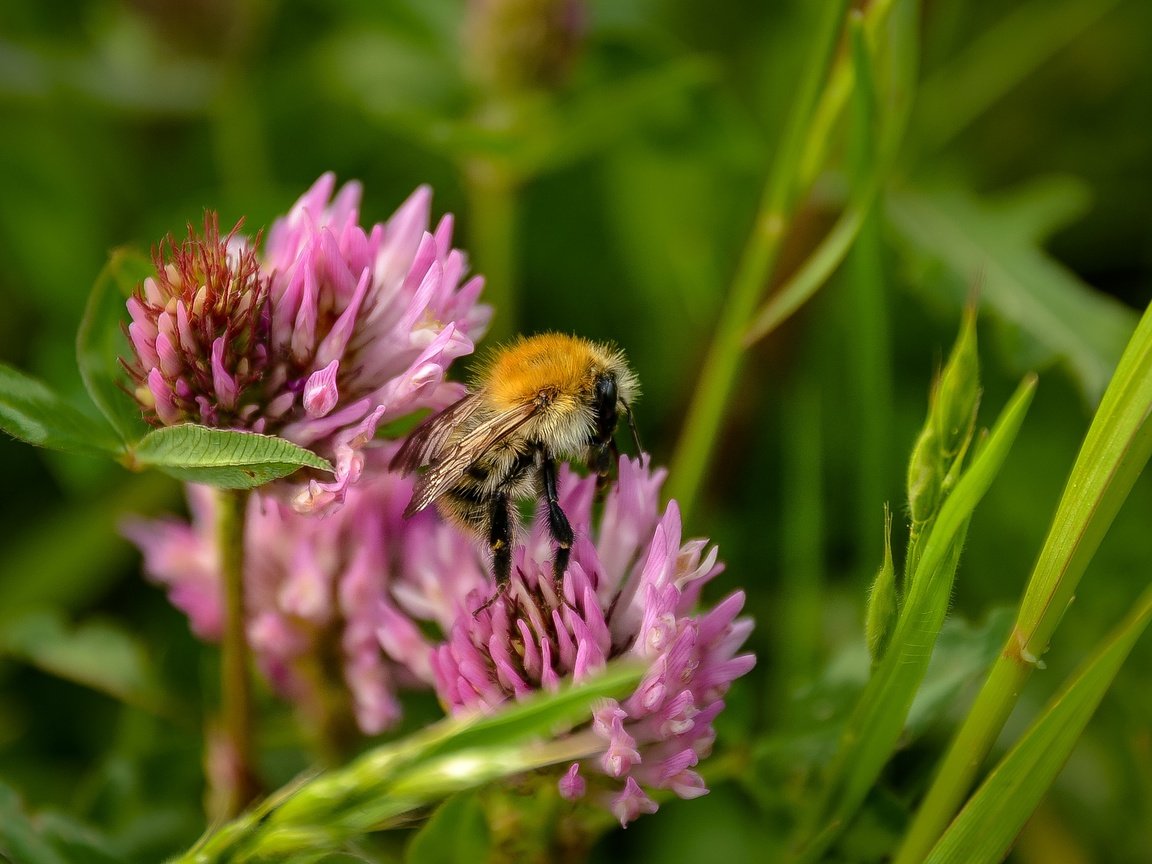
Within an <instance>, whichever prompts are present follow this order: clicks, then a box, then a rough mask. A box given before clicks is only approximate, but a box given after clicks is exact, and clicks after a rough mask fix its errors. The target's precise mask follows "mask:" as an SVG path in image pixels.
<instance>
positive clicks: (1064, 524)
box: [896, 306, 1152, 864]
mask: <svg viewBox="0 0 1152 864" xmlns="http://www.w3.org/2000/svg"><path fill="white" fill-rule="evenodd" d="M1150 415H1152V306H1150V307H1149V309H1148V310H1147V311H1145V313H1144V316H1143V318H1141V320H1140V324H1139V326H1138V327H1137V329H1136V333H1135V334H1134V335H1133V336H1132V339H1131V341H1130V342H1129V343H1128V347H1127V348H1126V349H1125V351H1124V354H1123V356H1122V357H1121V359H1120V364H1119V366H1118V367H1117V369H1116V373H1115V375H1113V377H1112V382H1111V383H1110V384H1109V385H1108V390H1107V392H1105V394H1104V398H1103V399H1102V400H1101V403H1100V407H1099V408H1098V409H1097V411H1096V416H1095V417H1094V418H1093V420H1092V425H1091V426H1090V427H1089V429H1088V434H1087V436H1086V437H1085V439H1084V444H1083V446H1082V447H1081V449H1080V453H1079V455H1078V456H1077V458H1076V463H1075V465H1074V466H1073V468H1072V473H1071V474H1070V476H1069V478H1068V483H1067V484H1066V486H1065V489H1064V494H1063V496H1062V498H1061V500H1060V504H1059V506H1058V507H1057V510H1056V514H1055V516H1054V517H1053V520H1052V527H1051V528H1050V529H1049V532H1048V537H1047V539H1046V540H1045V541H1044V546H1043V548H1042V549H1041V552H1040V556H1039V558H1038V559H1037V562H1036V567H1035V569H1034V570H1033V572H1032V577H1031V578H1030V580H1029V582H1028V587H1027V589H1026V590H1025V593H1024V599H1023V601H1022V602H1021V606H1020V612H1019V614H1018V616H1017V620H1016V625H1015V627H1014V628H1013V631H1012V634H1011V636H1010V637H1009V639H1008V641H1007V643H1006V644H1005V646H1004V650H1003V651H1002V652H1001V654H1000V656H999V657H998V658H997V660H996V663H995V664H994V665H993V667H992V670H991V672H990V673H989V675H988V679H987V680H986V681H985V683H984V686H983V688H982V689H981V690H980V693H979V695H977V697H976V701H975V703H974V704H973V706H972V709H971V710H970V711H969V713H968V716H967V717H966V718H965V720H964V723H963V724H962V725H961V727H960V730H959V732H957V734H956V737H955V739H954V740H953V742H952V746H951V747H950V748H949V750H948V753H947V755H946V756H945V758H944V760H943V762H942V764H941V767H940V770H939V772H938V774H937V777H936V779H935V781H933V784H932V786H931V788H930V789H929V791H928V795H927V797H926V798H925V799H924V802H923V804H922V805H921V807H920V810H919V812H918V813H917V815H916V818H915V820H914V821H913V823H912V826H911V828H910V829H909V831H908V833H907V835H906V836H905V839H904V844H903V846H902V847H901V850H900V854H899V856H898V857H897V859H896V861H897V862H898V864H913V862H919V861H920V860H921V859H922V858H923V857H924V855H925V854H926V853H927V852H928V850H929V849H930V848H931V846H932V844H933V843H934V842H935V841H936V839H937V838H938V837H939V836H940V832H941V831H942V830H943V828H944V826H945V825H947V824H948V822H949V820H950V819H951V818H952V816H953V814H954V813H955V812H956V808H957V807H958V806H959V803H960V801H961V799H962V798H963V796H964V795H965V793H967V791H968V789H969V787H970V785H971V783H972V780H973V778H974V777H975V775H976V771H977V770H978V769H979V767H980V765H981V763H982V762H983V761H984V758H985V757H986V756H987V754H988V752H989V751H990V750H991V749H992V746H993V744H994V743H995V741H996V739H997V737H998V736H999V734H1000V730H1001V729H1002V728H1003V726H1004V723H1005V721H1006V720H1007V718H1008V715H1009V714H1010V713H1011V711H1012V708H1013V707H1014V706H1015V704H1016V700H1017V698H1018V696H1019V694H1020V692H1021V690H1022V689H1023V687H1024V684H1025V682H1026V681H1027V680H1028V677H1029V675H1031V672H1032V669H1033V668H1034V667H1035V665H1036V663H1037V662H1038V660H1039V657H1040V655H1042V654H1043V652H1044V651H1045V650H1047V647H1048V644H1049V642H1050V641H1051V637H1052V635H1053V633H1054V632H1055V630H1056V626H1057V625H1058V624H1059V622H1060V618H1061V617H1062V616H1063V614H1064V610H1065V609H1066V608H1067V606H1068V604H1069V603H1070V602H1071V600H1072V596H1073V594H1074V593H1075V591H1076V588H1077V585H1078V584H1079V582H1080V577H1081V576H1082V575H1083V574H1084V570H1085V569H1086V568H1087V566H1088V563H1089V561H1090V560H1091V559H1092V556H1093V555H1095V553H1096V549H1097V548H1098V547H1099V545H1100V542H1101V540H1103V538H1104V535H1105V534H1106V533H1107V531H1108V528H1109V527H1110V526H1111V524H1112V520H1113V519H1114V518H1115V516H1116V513H1117V512H1119V510H1120V507H1121V506H1122V505H1123V503H1124V501H1125V499H1126V498H1127V497H1128V493H1129V491H1131V489H1132V485H1133V484H1134V483H1135V481H1136V478H1137V477H1138V476H1139V475H1140V473H1141V472H1142V471H1143V469H1144V466H1145V465H1146V464H1147V462H1148V459H1149V456H1152V423H1149V422H1148V418H1149V416H1150Z"/></svg>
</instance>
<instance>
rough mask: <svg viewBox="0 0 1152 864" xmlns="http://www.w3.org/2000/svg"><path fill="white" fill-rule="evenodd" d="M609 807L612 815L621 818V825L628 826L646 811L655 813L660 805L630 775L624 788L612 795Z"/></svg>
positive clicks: (622, 826)
mask: <svg viewBox="0 0 1152 864" xmlns="http://www.w3.org/2000/svg"><path fill="white" fill-rule="evenodd" d="M609 809H610V810H611V811H612V815H613V816H615V817H616V818H617V819H619V820H620V827H621V828H627V827H628V823H629V822H635V821H636V819H637V818H638V817H640V816H641V815H643V814H645V813H655V812H656V811H657V810H659V809H660V805H658V804H657V803H656V802H655V801H653V800H652V799H651V798H649V797H648V795H647V794H646V793H645V792H644V790H643V789H641V788H640V785H639V784H638V783H637V782H636V781H635V780H634V779H633V778H631V777H629V778H628V780H627V781H626V782H625V783H624V789H623V790H622V791H621V792H619V793H618V794H616V795H614V796H613V797H612V802H611V804H610V805H609Z"/></svg>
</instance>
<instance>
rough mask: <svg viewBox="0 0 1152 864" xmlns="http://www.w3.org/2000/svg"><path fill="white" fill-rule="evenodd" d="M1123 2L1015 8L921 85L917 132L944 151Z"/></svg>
mask: <svg viewBox="0 0 1152 864" xmlns="http://www.w3.org/2000/svg"><path fill="white" fill-rule="evenodd" d="M1117 3H1118V0H1064V2H1060V3H1053V2H1052V0H1031V2H1029V3H1022V4H1019V5H1016V6H1015V7H1014V8H1011V9H1010V10H1009V11H1008V12H1007V13H1006V14H1005V15H1004V17H1003V18H1002V19H1000V20H999V21H998V22H996V24H995V25H993V26H992V27H991V28H989V29H988V30H987V31H986V32H985V33H984V34H982V35H981V36H980V37H979V38H978V39H974V40H972V42H971V44H970V45H969V46H967V47H966V48H965V50H964V51H963V52H961V53H960V54H959V55H958V56H957V57H956V58H955V59H954V60H952V61H950V62H949V63H947V64H946V65H944V66H943V67H942V68H940V69H938V70H937V71H936V72H935V73H933V75H932V76H931V77H930V78H928V79H927V80H925V81H924V83H923V84H922V85H921V86H920V93H919V95H918V97H917V99H916V115H917V116H916V127H917V131H918V133H919V135H918V137H919V138H920V139H922V140H921V144H922V146H923V147H924V148H925V149H927V150H932V149H936V148H939V147H942V146H943V145H944V144H946V143H947V142H949V141H951V140H952V139H953V138H954V137H955V136H956V135H957V134H958V133H960V132H962V131H963V130H964V129H966V128H967V127H968V126H969V125H970V124H971V123H972V122H973V121H974V120H976V119H977V118H978V117H980V116H981V115H982V114H984V112H985V111H987V110H988V109H989V108H990V107H991V106H992V105H994V104H995V103H996V102H998V101H999V100H1000V99H1001V98H1002V97H1003V96H1005V95H1006V94H1007V93H1009V92H1011V91H1012V90H1013V89H1014V88H1015V87H1016V86H1017V85H1018V84H1019V83H1020V82H1021V81H1023V80H1024V79H1026V78H1027V77H1028V76H1029V75H1031V74H1032V73H1033V72H1034V71H1036V69H1038V68H1039V67H1040V66H1041V65H1042V64H1043V63H1045V62H1046V61H1048V60H1049V59H1050V58H1051V57H1052V56H1053V55H1054V54H1056V53H1057V52H1058V51H1059V50H1060V49H1062V48H1064V47H1065V46H1066V45H1067V44H1068V43H1069V42H1072V41H1073V40H1074V39H1076V38H1077V37H1079V36H1081V35H1082V34H1083V33H1084V31H1085V30H1087V29H1088V28H1090V27H1091V26H1092V25H1093V24H1095V23H1096V22H1097V21H1098V20H1099V19H1100V18H1102V17H1104V15H1106V14H1107V13H1108V12H1110V11H1111V10H1112V8H1113V7H1114V6H1116V5H1117Z"/></svg>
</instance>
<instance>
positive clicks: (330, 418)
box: [125, 174, 490, 512]
mask: <svg viewBox="0 0 1152 864" xmlns="http://www.w3.org/2000/svg"><path fill="white" fill-rule="evenodd" d="M361 194H362V192H361V188H360V186H359V184H356V183H349V184H347V185H345V186H344V187H343V188H341V189H339V190H337V188H336V178H335V177H334V176H333V175H332V174H325V175H323V176H321V177H320V178H319V179H318V180H317V181H316V182H315V183H314V184H313V185H312V187H311V188H310V189H309V190H308V191H307V192H305V193H304V195H302V196H301V197H300V199H299V200H298V201H297V202H296V203H295V204H294V205H293V206H292V208H291V209H290V210H289V212H288V214H287V215H285V216H284V217H282V218H280V219H278V220H276V222H275V223H274V224H273V225H272V227H271V229H270V230H269V231H268V234H267V240H266V242H265V243H264V244H263V250H262V251H261V249H260V248H259V245H260V244H259V241H258V240H257V241H256V242H255V243H252V242H248V241H247V239H246V238H244V237H242V236H241V235H239V233H238V229H239V226H237V228H235V229H233V231H232V233H231V234H229V235H228V236H226V237H221V236H220V232H219V228H218V226H217V221H216V217H215V216H214V215H213V214H209V215H208V217H207V218H206V219H205V227H204V231H203V233H202V234H197V233H196V232H194V231H193V232H191V233H190V235H189V237H188V238H187V239H186V240H184V241H182V242H180V243H177V242H176V241H175V240H173V239H171V238H169V239H168V240H167V241H166V244H163V245H161V246H160V247H159V248H158V249H157V250H156V252H155V255H154V258H155V264H156V273H155V274H154V275H153V276H151V277H149V278H148V279H145V280H144V282H143V283H141V285H140V287H139V288H138V289H137V291H136V293H135V294H134V295H133V296H132V297H131V298H130V299H129V300H128V304H127V305H128V311H129V314H130V315H131V318H132V323H131V324H130V325H129V334H128V335H129V337H130V339H129V341H130V343H131V345H132V349H133V354H132V357H131V358H130V359H129V360H127V361H126V362H125V366H126V368H127V369H128V371H129V374H130V375H131V377H132V379H133V385H134V386H133V392H134V394H135V395H136V397H137V400H138V402H139V403H140V406H141V409H142V410H143V412H144V414H145V415H146V416H147V418H148V419H149V420H151V421H152V422H154V423H158V424H162V425H171V424H175V423H181V422H194V423H203V424H206V425H210V426H216V427H220V428H232V429H246V430H251V431H261V432H264V433H267V434H271V435H279V436H281V437H284V438H287V439H289V440H291V441H293V442H295V443H297V444H299V445H301V446H304V447H308V448H310V449H313V450H315V451H316V452H318V453H319V454H320V455H322V456H324V457H326V458H327V459H328V460H329V461H331V462H333V463H334V464H335V465H336V466H337V476H336V478H335V479H332V478H329V477H323V476H321V475H319V474H315V473H311V474H310V473H309V472H301V474H300V476H301V477H302V478H303V479H302V480H301V481H298V482H296V483H295V485H294V486H292V485H290V484H291V483H292V481H282V482H280V483H279V484H278V486H279V487H280V488H281V489H285V488H286V489H287V492H286V494H285V495H284V497H285V499H286V500H295V501H296V503H297V505H298V506H299V508H300V509H301V510H305V511H323V512H327V511H329V510H331V509H332V508H334V507H336V506H338V505H339V504H340V503H342V502H343V500H344V497H345V495H346V493H347V489H348V487H349V486H350V485H351V484H353V483H355V482H356V480H357V479H358V477H359V475H360V470H359V466H360V465H361V464H362V462H363V457H362V453H361V451H362V450H363V449H364V447H365V446H366V444H367V442H368V441H370V440H371V438H372V436H373V435H374V434H375V432H376V427H377V425H378V424H379V423H380V422H382V421H386V420H391V419H394V418H398V417H401V416H403V415H405V414H408V413H410V412H412V411H414V410H416V409H419V408H437V407H441V404H442V400H443V398H444V395H445V392H446V391H447V390H448V389H449V388H447V387H446V386H445V373H446V371H447V369H448V367H449V366H450V365H451V363H452V361H453V360H455V359H456V358H457V357H460V356H463V355H465V354H469V353H471V352H472V350H473V347H474V344H475V341H476V340H477V339H478V338H479V337H480V336H481V335H482V334H483V332H484V329H485V327H486V325H487V321H488V318H489V315H490V310H489V309H488V308H487V307H484V306H481V305H479V304H478V302H477V301H478V295H479V291H480V286H481V284H482V280H479V279H478V278H476V277H473V278H471V279H467V280H466V270H467V263H466V260H467V259H466V256H465V255H464V253H463V252H461V251H460V250H458V249H453V248H451V233H452V220H451V218H445V219H442V220H441V221H440V223H439V225H438V227H437V228H436V233H435V234H432V233H429V225H430V217H431V194H432V193H431V190H430V189H428V188H427V187H424V186H422V187H420V188H418V189H417V190H416V191H415V192H414V193H413V194H412V195H411V196H409V198H408V199H407V200H406V201H405V202H404V203H403V204H402V205H401V206H400V208H399V209H398V210H397V211H396V213H395V214H394V215H393V216H392V217H391V218H390V219H389V220H388V221H387V222H386V223H378V224H376V225H374V226H371V227H370V228H367V229H365V228H364V227H361V225H360V224H359V210H360V199H361Z"/></svg>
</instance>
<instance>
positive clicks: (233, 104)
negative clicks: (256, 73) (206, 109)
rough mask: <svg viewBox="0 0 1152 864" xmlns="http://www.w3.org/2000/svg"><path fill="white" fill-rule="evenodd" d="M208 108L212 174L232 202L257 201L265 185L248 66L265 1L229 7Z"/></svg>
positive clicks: (264, 157)
mask: <svg viewBox="0 0 1152 864" xmlns="http://www.w3.org/2000/svg"><path fill="white" fill-rule="evenodd" d="M229 8H230V9H231V10H232V15H233V17H232V19H231V20H230V22H229V28H228V32H227V33H226V34H224V35H225V36H226V38H225V40H224V45H223V51H222V54H221V63H220V64H219V68H220V79H219V83H218V85H217V90H216V97H215V101H214V102H213V105H212V120H213V122H212V144H213V147H214V149H215V154H216V163H217V168H218V170H219V171H220V174H221V176H222V178H223V181H224V186H225V188H226V189H227V190H228V193H229V197H230V198H232V200H233V202H243V201H252V200H260V196H261V194H262V193H263V192H264V191H265V190H266V189H268V188H269V186H270V185H271V180H270V173H269V160H268V146H267V141H266V137H265V134H264V129H263V126H262V122H263V117H264V116H265V115H264V113H262V112H261V111H260V110H259V108H258V106H257V104H256V101H255V100H254V99H253V98H252V83H251V80H250V75H249V66H250V64H251V63H252V58H253V57H255V56H256V52H257V46H258V44H259V42H260V39H261V37H262V34H263V32H264V25H265V22H266V21H267V20H268V15H269V13H270V11H271V10H270V4H269V0H247V2H241V3H237V4H235V5H234V6H232V7H229Z"/></svg>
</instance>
